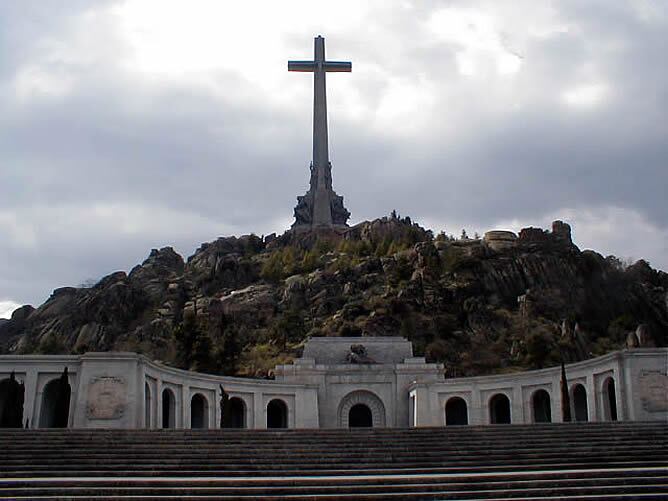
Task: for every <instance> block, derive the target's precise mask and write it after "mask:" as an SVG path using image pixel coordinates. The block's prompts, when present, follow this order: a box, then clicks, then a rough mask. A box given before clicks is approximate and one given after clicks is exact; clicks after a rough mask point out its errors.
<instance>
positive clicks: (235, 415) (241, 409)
mask: <svg viewBox="0 0 668 501" xmlns="http://www.w3.org/2000/svg"><path fill="white" fill-rule="evenodd" d="M227 405H228V407H229V412H228V415H227V416H226V418H227V419H226V421H223V428H245V427H246V404H245V402H244V401H243V399H242V398H239V397H232V398H230V399H229V400H228V402H227Z"/></svg>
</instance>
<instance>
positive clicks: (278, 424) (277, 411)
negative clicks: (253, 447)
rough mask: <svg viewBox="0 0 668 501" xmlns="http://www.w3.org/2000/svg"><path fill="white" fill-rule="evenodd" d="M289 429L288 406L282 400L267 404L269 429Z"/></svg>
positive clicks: (278, 399)
mask: <svg viewBox="0 0 668 501" xmlns="http://www.w3.org/2000/svg"><path fill="white" fill-rule="evenodd" d="M287 427H288V405H287V404H286V403H285V402H284V401H283V400H281V399H280V398H274V399H273V400H271V401H270V402H269V403H268V404H267V428H287Z"/></svg>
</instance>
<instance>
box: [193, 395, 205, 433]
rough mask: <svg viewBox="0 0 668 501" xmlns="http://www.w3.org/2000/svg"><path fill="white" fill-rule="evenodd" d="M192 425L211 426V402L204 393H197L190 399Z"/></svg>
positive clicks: (195, 426)
mask: <svg viewBox="0 0 668 501" xmlns="http://www.w3.org/2000/svg"><path fill="white" fill-rule="evenodd" d="M190 427H191V428H195V429H198V428H208V427H209V403H208V402H207V400H206V398H204V396H203V395H201V394H199V393H196V394H195V395H193V398H192V399H191V400H190Z"/></svg>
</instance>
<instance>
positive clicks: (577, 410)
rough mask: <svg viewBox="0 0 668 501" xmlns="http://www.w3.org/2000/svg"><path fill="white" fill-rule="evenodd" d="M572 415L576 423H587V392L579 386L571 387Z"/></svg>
mask: <svg viewBox="0 0 668 501" xmlns="http://www.w3.org/2000/svg"><path fill="white" fill-rule="evenodd" d="M572 400H573V411H574V412H573V414H574V415H575V420H576V421H589V412H588V411H587V390H585V387H584V386H582V385H581V384H576V385H575V386H574V387H573V396H572Z"/></svg>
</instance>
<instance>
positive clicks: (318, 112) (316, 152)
mask: <svg viewBox="0 0 668 501" xmlns="http://www.w3.org/2000/svg"><path fill="white" fill-rule="evenodd" d="M351 70H352V64H351V63H350V62H342V61H327V60H326V59H325V39H324V38H322V37H321V36H318V37H317V38H316V39H315V57H314V60H313V61H288V71H307V72H312V73H313V74H314V78H313V163H312V167H311V169H312V170H311V187H310V189H309V192H308V193H307V194H306V195H305V196H304V197H299V204H298V205H297V208H296V209H295V217H296V218H297V221H296V222H295V226H306V225H308V226H311V227H318V226H332V225H337V224H338V225H341V224H343V225H345V224H346V223H345V221H346V220H347V219H348V216H349V215H350V213H348V211H347V210H346V209H345V208H344V207H343V199H342V197H337V196H336V194H335V193H334V191H333V189H332V177H331V165H330V163H329V144H328V139H327V92H326V87H325V73H327V72H332V71H334V72H341V71H344V72H349V71H351ZM339 199H340V200H339ZM333 205H334V206H337V207H334V212H338V215H337V214H335V215H333V214H332V212H333V207H332V206H333ZM339 205H340V208H339V207H338V206H339ZM300 210H301V212H303V215H302V216H301V221H300V214H299V213H298V211H300ZM306 212H310V214H308V215H307V214H306ZM307 216H309V217H310V221H308V219H309V217H307ZM344 216H345V218H344ZM342 218H343V221H341V219H342Z"/></svg>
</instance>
